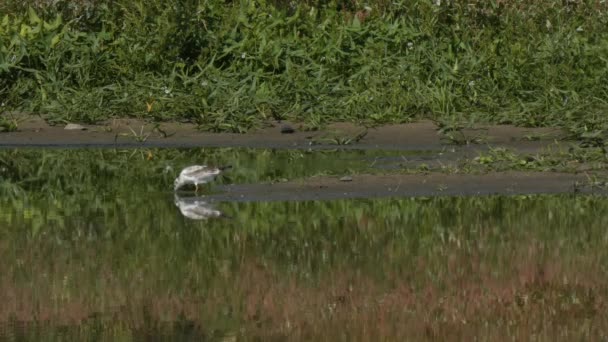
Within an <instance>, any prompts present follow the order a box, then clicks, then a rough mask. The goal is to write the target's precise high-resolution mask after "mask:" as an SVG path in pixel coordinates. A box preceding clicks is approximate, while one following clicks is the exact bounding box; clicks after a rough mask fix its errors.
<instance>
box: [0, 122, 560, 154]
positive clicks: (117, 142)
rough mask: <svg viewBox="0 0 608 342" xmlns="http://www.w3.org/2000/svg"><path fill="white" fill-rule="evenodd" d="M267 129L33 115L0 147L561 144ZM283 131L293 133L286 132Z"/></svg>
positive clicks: (482, 130) (510, 129)
mask: <svg viewBox="0 0 608 342" xmlns="http://www.w3.org/2000/svg"><path fill="white" fill-rule="evenodd" d="M266 126H267V127H265V128H261V129H256V130H252V131H251V132H248V133H245V134H238V133H210V132H203V131H201V130H199V129H197V126H196V125H194V124H189V123H175V122H173V123H157V124H153V123H149V122H145V121H143V120H138V119H115V120H110V121H107V122H104V123H101V124H98V125H82V128H83V129H75V130H66V129H65V125H55V126H51V125H49V124H48V123H47V122H46V121H45V120H43V119H42V118H40V117H36V116H27V117H21V118H20V119H19V129H18V131H15V132H5V133H0V148H18V147H24V148H25V147H50V148H93V147H109V148H142V147H143V148H153V147H154V148H164V147H166V148H180V147H183V148H193V147H244V148H269V149H273V148H276V149H312V150H315V149H332V148H340V149H383V150H403V151H414V150H442V149H462V150H485V149H487V148H488V147H498V146H499V147H505V148H512V149H515V150H518V151H522V152H534V151H539V150H541V149H543V148H545V147H547V146H549V145H552V144H561V145H564V144H566V143H564V142H562V141H561V137H563V133H562V132H561V131H559V130H558V129H554V128H522V127H515V126H509V125H500V126H482V125H480V126H477V127H475V128H470V129H463V130H462V131H459V132H457V133H453V134H451V136H452V138H449V137H448V135H446V134H443V135H442V134H440V133H439V132H438V128H437V126H436V125H435V124H434V123H433V122H431V121H428V120H427V121H420V122H415V123H409V124H395V125H383V126H378V127H373V128H366V127H363V126H359V125H355V124H351V123H334V124H330V125H328V126H326V127H325V128H323V129H322V130H316V131H305V130H303V128H302V126H301V125H299V124H296V123H290V122H285V121H283V122H268V123H267V125H266ZM285 127H289V128H292V129H293V132H292V133H285V132H284V131H285V129H284V128H285Z"/></svg>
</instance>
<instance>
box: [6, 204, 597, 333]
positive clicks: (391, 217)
mask: <svg viewBox="0 0 608 342" xmlns="http://www.w3.org/2000/svg"><path fill="white" fill-rule="evenodd" d="M220 208H221V209H222V210H224V211H225V212H226V213H228V214H230V215H232V216H233V219H230V220H210V221H204V222H201V221H189V220H186V219H184V218H183V217H181V216H180V215H179V213H178V211H177V209H176V208H175V207H174V206H173V203H172V196H170V195H169V194H167V195H163V194H150V193H145V192H133V193H125V194H123V195H119V196H116V197H114V196H103V195H97V194H95V193H88V194H79V195H75V196H62V197H59V198H53V199H40V200H24V199H12V200H10V199H4V200H2V202H1V203H0V209H1V210H0V226H2V227H3V228H2V229H1V230H0V241H2V243H1V244H0V269H2V270H3V277H5V278H4V279H11V282H10V283H3V284H1V285H0V286H2V291H1V293H2V294H6V295H7V296H15V297H16V298H17V300H18V301H22V302H23V303H26V305H25V306H24V307H25V308H27V310H31V312H26V313H24V312H23V311H22V312H12V313H11V312H10V310H11V307H9V306H3V307H2V309H0V311H1V312H0V314H1V315H0V317H10V316H11V315H13V314H14V315H21V316H19V318H23V315H34V313H35V312H38V311H37V310H43V311H44V310H46V311H47V314H49V315H50V317H51V318H53V319H55V320H58V321H61V320H62V319H66V317H68V316H69V314H70V311H69V310H70V308H73V307H78V308H79V310H81V311H82V312H77V313H74V314H75V315H77V316H78V315H80V316H82V315H84V316H85V317H88V316H89V315H93V314H94V315H93V316H91V317H96V318H94V319H93V320H89V321H87V322H86V324H85V325H83V327H86V326H88V325H89V324H93V323H94V322H97V323H95V324H97V325H99V326H98V329H99V331H101V332H103V333H104V334H118V333H120V332H121V331H128V330H129V329H136V328H137V327H140V326H141V325H144V326H147V327H148V328H151V327H152V328H153V327H155V326H157V324H160V323H155V322H160V321H177V322H179V320H180V319H181V318H180V317H182V318H187V320H189V321H191V322H194V324H195V326H198V327H202V329H203V330H204V331H205V332H206V333H211V334H213V331H215V332H231V331H232V332H234V331H239V329H240V328H239V327H241V326H245V327H249V324H251V326H252V327H255V326H256V324H269V323H268V322H266V323H256V322H258V321H257V320H258V318H254V317H253V316H248V315H249V314H250V313H248V312H247V309H246V306H247V304H246V302H245V301H246V299H247V298H249V299H251V297H250V296H251V295H252V294H251V291H258V290H256V289H260V288H261V291H262V292H261V294H260V296H261V297H260V298H258V299H256V300H260V301H261V302H260V303H262V302H263V301H264V300H275V301H278V300H279V299H278V298H268V297H265V295H264V293H266V292H264V291H266V290H264V289H265V288H268V289H270V288H272V287H273V286H274V285H272V284H273V283H280V284H282V283H287V284H289V282H290V281H291V282H294V284H298V285H297V286H299V287H302V288H313V289H314V288H315V286H317V284H321V283H324V282H325V281H326V280H325V279H327V278H328V277H330V279H334V278H332V277H337V276H338V275H340V274H344V273H346V274H352V275H351V276H349V277H354V278H350V279H351V280H348V279H349V278H347V279H346V281H347V283H346V285H347V286H351V287H353V288H354V291H357V289H358V288H359V287H361V286H364V284H363V283H359V282H358V281H356V279H361V281H363V280H365V279H367V280H366V281H368V282H369V281H372V282H375V283H378V284H381V285H379V286H380V289H384V290H382V291H388V290H389V289H391V288H394V287H395V286H401V285H400V284H406V285H407V288H408V289H410V290H408V291H411V293H412V295H413V294H416V293H418V291H423V290H424V289H425V288H428V287H429V286H432V287H433V288H435V289H437V291H440V293H444V295H446V296H448V295H449V294H450V293H451V292H450V291H456V290H457V288H458V287H459V286H460V285H456V284H454V283H452V281H454V279H461V280H460V282H463V281H464V280H465V279H469V280H471V281H475V279H478V278H477V277H480V278H479V279H482V278H483V277H487V276H491V277H492V278H493V279H496V280H497V281H501V279H503V278H504V279H507V278H508V277H509V276H510V275H511V274H513V272H516V271H518V270H519V268H521V267H528V266H527V265H528V264H531V266H530V267H536V265H543V264H545V263H551V264H552V265H554V266H555V267H560V269H564V270H567V269H575V270H578V271H579V272H583V269H584V268H585V267H587V266H593V265H606V263H607V262H608V248H606V247H608V246H606V241H605V239H604V235H605V227H606V220H605V218H606V217H608V200H606V199H605V198H599V197H576V196H557V197H555V196H541V197H538V196H521V197H511V198H505V197H482V198H449V197H445V198H434V199H405V200H394V199H386V200H359V201H328V202H319V201H314V202H285V203H280V202H270V203H224V204H220ZM532 247H533V249H532V250H533V252H534V253H535V254H534V255H532V256H530V255H528V254H526V253H530V248H532ZM522 253H523V254H522ZM522 258H524V260H523V263H522ZM450 260H451V261H450ZM454 260H461V261H460V262H461V263H463V264H459V265H458V267H457V268H454V265H453V262H454ZM252 267H253V270H255V269H259V272H261V273H260V274H261V275H258V276H257V277H258V278H255V277H254V278H251V279H250V278H248V277H249V276H250V275H247V276H245V275H244V274H243V273H242V272H253V271H251V270H252ZM421 267H422V268H421ZM600 269H601V270H602V271H601V272H605V268H600ZM256 272H258V271H256ZM266 273H267V274H266ZM248 274H249V273H248ZM256 274H257V273H256ZM263 274H266V275H263ZM575 274H576V273H575ZM355 275H357V276H355ZM251 276H252V277H253V275H251ZM595 276H597V277H599V278H600V279H605V276H606V274H603V273H602V274H596V275H595ZM275 277H276V278H275ZM505 277H506V278H505ZM340 279H341V278H335V281H343V280H340ZM353 281H354V282H353ZM479 281H481V280H479ZM505 281H506V280H505ZM559 281H560V282H561V281H562V279H561V278H560V280H559ZM240 282H246V283H243V284H240ZM11 284H12V285H11ZM348 284H350V285H348ZM560 284H561V283H560ZM293 286H295V285H293ZM441 289H445V290H441ZM600 290H601V288H600V289H594V290H593V291H600ZM239 291H240V292H239ZM441 291H445V292H441ZM547 291H548V290H547ZM568 291H570V290H568ZM544 293H545V292H543V291H540V292H538V293H536V294H535V296H537V297H534V298H538V296H543V295H544ZM547 293H549V292H547ZM568 293H570V292H568ZM573 293H575V294H576V293H578V292H573ZM594 293H595V295H598V296H601V298H604V297H603V296H604V295H603V294H601V292H594ZM565 294H567V293H565ZM268 295H269V296H270V295H272V294H271V293H269V294H268ZM274 295H278V294H274ZM0 296H2V295H0ZM172 297H175V298H180V300H179V301H177V302H174V301H171V300H170V299H171V298H172ZM423 297H424V296H423ZM264 298H266V299H264ZM560 298H562V299H560V300H559V305H562V306H563V305H568V306H572V305H575V304H571V303H570V299H569V298H570V297H569V296H564V297H560ZM330 299H331V297H328V299H327V300H330ZM300 300H301V301H305V300H306V298H301V299H300ZM530 300H532V299H530ZM180 303H181V304H180ZM197 303H198V304H197ZM34 304H35V305H34ZM28 305H34V306H31V307H30V306H28ZM158 305H160V306H161V307H158ZM260 305H262V304H260ZM300 305H303V306H305V307H309V306H310V304H309V303H307V302H300ZM368 305H375V304H373V303H368ZM163 307H164V309H163ZM176 308H177V309H176ZM193 308H194V309H193ZM311 308H312V309H314V310H320V311H318V312H319V313H321V312H323V310H326V306H325V304H323V305H321V306H319V307H316V306H314V305H312V307H311ZM169 309H170V310H169ZM147 310H149V311H152V313H146V312H147ZM172 310H173V311H172ZM180 310H184V311H181V313H180ZM361 310H363V309H361ZM417 310H418V309H417ZM48 312H50V313H48ZM315 312H316V311H315ZM254 313H255V312H254ZM310 314H314V312H312V313H310ZM413 314H415V313H413ZM121 315H127V316H129V317H131V319H130V320H128V321H123V320H121V318H120V317H122V316H121ZM131 315H132V316H131ZM142 315H143V318H142V319H143V321H139V320H138V318H136V317H141V316H142ZM146 315H152V316H153V317H152V318H151V317H148V318H146V317H147V316H146ZM251 315H252V314H251ZM258 315H261V318H259V319H262V322H264V321H263V320H264V319H270V318H269V317H270V316H269V315H270V313H269V312H265V311H261V312H259V313H258ZM597 315H598V314H597V313H596V314H591V316H585V317H582V318H581V319H591V320H594V319H597V318H598V317H599V316H597ZM600 315H601V314H600ZM80 316H79V317H80ZM112 317H115V318H112ZM568 317H569V319H575V318H573V317H571V316H568ZM477 318H478V319H479V317H477ZM482 318H483V319H489V324H490V326H495V327H501V324H502V323H500V322H501V321H500V317H499V318H498V319H497V320H496V321H494V320H492V318H491V317H485V318H484V317H482ZM273 319H274V318H273ZM290 319H292V320H293V321H294V322H297V321H299V320H303V321H306V320H307V319H308V318H306V316H303V317H292V318H290ZM157 320H158V321H157ZM431 321H432V322H434V323H432V324H440V323H437V322H440V321H441V319H440V317H438V318H437V321H435V320H431ZM53 322H54V320H51V321H49V323H48V324H50V325H51V326H53V325H54V323H53ZM138 322H139V323H138ZM0 324H1V323H0ZM273 324H279V322H273ZM314 328H315V327H311V329H314ZM80 334H82V335H84V336H89V335H88V334H90V332H87V330H86V329H85V330H82V331H80ZM245 334H247V333H245Z"/></svg>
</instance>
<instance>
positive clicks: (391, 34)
mask: <svg viewBox="0 0 608 342" xmlns="http://www.w3.org/2000/svg"><path fill="white" fill-rule="evenodd" d="M28 5H31V7H30V8H29V9H28ZM365 6H368V9H369V8H371V12H369V11H368V10H367V9H365ZM607 6H608V4H604V3H601V2H598V1H596V0H581V1H576V2H568V3H567V4H562V3H559V2H555V1H549V0H544V1H526V2H524V1H515V0H513V1H483V2H482V1H479V2H477V1H463V0H457V1H443V2H442V4H441V6H436V5H435V4H434V1H430V0H424V1H423V0H415V1H396V2H388V1H382V0H378V1H372V2H369V3H363V2H357V1H345V0H340V1H303V2H295V3H293V2H292V3H287V2H286V1H279V0H277V1H263V0H259V1H245V0H243V1H235V2H224V1H220V0H212V1H205V2H203V1H196V0H190V1H176V0H172V1H145V2H144V1H141V0H140V1H126V0H113V1H110V0H97V1H93V2H84V1H59V2H58V3H57V4H55V5H53V6H47V5H45V2H42V1H33V0H31V1H15V0H7V1H4V2H3V3H2V4H0V13H4V14H5V16H3V17H2V18H0V19H1V22H0V97H1V98H3V103H4V107H2V110H3V111H25V112H31V113H39V114H43V115H44V117H45V118H47V119H48V120H49V121H51V122H64V121H83V122H98V121H100V120H104V119H107V118H109V117H125V116H131V117H140V118H146V119H151V120H188V121H191V122H196V123H198V124H200V127H201V129H204V130H210V131H231V132H245V131H247V130H249V129H251V128H253V127H257V126H259V125H262V124H263V123H264V122H265V121H266V120H269V119H283V118H289V119H293V120H298V121H301V122H304V123H306V125H307V127H310V128H313V129H314V128H315V127H319V126H321V125H323V124H325V123H327V122H332V121H344V120H345V121H353V122H360V123H365V124H378V123H385V122H407V121H412V120H417V119H420V118H431V119H433V120H436V121H437V122H440V123H441V126H442V127H459V126H463V125H464V126H466V125H470V124H474V123H479V122H492V123H514V124H517V125H525V126H557V127H563V128H565V129H566V130H567V131H568V132H569V133H571V135H572V137H574V138H582V139H587V140H592V141H593V142H595V144H596V145H597V144H603V142H604V140H605V137H606V128H607V127H608V125H607V119H606V115H604V113H605V112H606V110H607V109H608V104H607V102H606V95H607V93H608V68H607V62H606V59H605V56H606V55H607V54H608V33H607V31H606V30H605V27H606V25H607V24H608V15H607V14H608V9H607Z"/></svg>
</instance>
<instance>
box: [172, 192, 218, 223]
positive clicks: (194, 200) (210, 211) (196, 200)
mask: <svg viewBox="0 0 608 342" xmlns="http://www.w3.org/2000/svg"><path fill="white" fill-rule="evenodd" d="M175 206H176V207H178V208H179V211H180V212H181V213H182V215H184V216H185V217H187V218H189V219H192V220H207V219H210V218H219V217H227V216H226V215H224V213H222V212H221V211H219V210H217V209H215V208H214V206H213V204H212V203H209V202H206V201H204V200H202V199H201V198H200V197H179V196H178V195H177V194H175Z"/></svg>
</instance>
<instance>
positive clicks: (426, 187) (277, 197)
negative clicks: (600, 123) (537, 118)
mask: <svg viewBox="0 0 608 342" xmlns="http://www.w3.org/2000/svg"><path fill="white" fill-rule="evenodd" d="M341 178H343V177H329V176H319V177H312V178H309V179H305V180H297V181H287V182H279V183H262V184H234V185H224V186H217V187H215V188H214V193H213V194H211V195H206V196H201V197H193V199H194V198H196V199H198V200H205V201H218V202H221V201H244V202H248V201H288V200H299V201H308V200H321V199H323V200H331V199H356V198H381V197H420V196H480V195H495V194H502V195H522V194H558V193H572V194H575V193H586V194H589V193H594V194H603V195H606V194H608V191H607V190H606V188H605V187H592V186H590V185H589V182H588V176H587V175H584V174H570V173H556V172H552V173H542V172H493V173H487V174H444V173H428V174H392V175H354V176H352V177H349V178H348V179H349V180H348V181H344V180H341ZM192 195H193V193H187V192H184V193H180V197H181V196H184V197H188V196H192Z"/></svg>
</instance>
